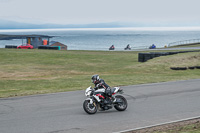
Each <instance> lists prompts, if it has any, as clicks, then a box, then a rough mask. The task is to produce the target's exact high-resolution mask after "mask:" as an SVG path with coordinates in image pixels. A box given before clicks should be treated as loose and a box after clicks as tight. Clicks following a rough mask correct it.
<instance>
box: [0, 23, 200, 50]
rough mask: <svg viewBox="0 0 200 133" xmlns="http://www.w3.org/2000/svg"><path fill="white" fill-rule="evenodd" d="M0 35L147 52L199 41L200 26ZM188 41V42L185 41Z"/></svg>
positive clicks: (25, 31)
mask: <svg viewBox="0 0 200 133" xmlns="http://www.w3.org/2000/svg"><path fill="white" fill-rule="evenodd" d="M0 34H10V35H33V34H37V35H49V36H54V37H53V38H51V39H50V41H56V42H60V43H63V44H65V45H67V47H68V50H103V51H104V50H105V51H106V50H108V49H109V47H110V46H111V45H114V46H115V50H124V48H125V47H126V46H127V45H128V44H129V45H130V46H131V48H132V49H148V48H149V46H151V45H152V44H154V45H156V47H157V48H163V47H165V46H168V45H172V43H173V44H174V45H175V44H179V43H180V41H185V40H191V41H192V40H200V27H142V28H80V29H15V30H0ZM24 42H25V40H21V39H14V40H0V48H5V45H16V46H19V45H21V44H22V43H24ZM186 42H187V41H186Z"/></svg>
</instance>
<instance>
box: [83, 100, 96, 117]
mask: <svg viewBox="0 0 200 133" xmlns="http://www.w3.org/2000/svg"><path fill="white" fill-rule="evenodd" d="M83 109H84V110H85V112H86V113H88V114H95V113H96V112H97V106H96V104H95V103H92V104H91V103H90V101H89V100H85V101H84V102H83Z"/></svg>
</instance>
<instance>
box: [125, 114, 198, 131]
mask: <svg viewBox="0 0 200 133" xmlns="http://www.w3.org/2000/svg"><path fill="white" fill-rule="evenodd" d="M186 126H191V127H190V129H189V130H190V131H191V130H199V128H200V118H195V119H191V120H186V121H181V122H175V123H170V124H163V125H159V126H153V127H148V128H143V129H138V130H132V131H127V132H124V133H159V132H165V133H168V132H170V133H177V132H182V131H183V132H184V131H185V130H187V129H186V128H184V127H186Z"/></svg>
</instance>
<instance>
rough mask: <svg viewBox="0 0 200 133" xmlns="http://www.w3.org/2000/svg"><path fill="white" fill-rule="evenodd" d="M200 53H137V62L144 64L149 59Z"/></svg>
mask: <svg viewBox="0 0 200 133" xmlns="http://www.w3.org/2000/svg"><path fill="white" fill-rule="evenodd" d="M188 52H200V50H193V51H179V52H151V53H138V62H146V61H148V60H150V59H153V58H155V57H160V56H167V55H173V54H178V53H188Z"/></svg>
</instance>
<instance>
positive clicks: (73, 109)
mask: <svg viewBox="0 0 200 133" xmlns="http://www.w3.org/2000/svg"><path fill="white" fill-rule="evenodd" d="M122 88H123V89H124V92H125V93H124V96H125V97H126V98H127V100H128V104H129V105H128V108H127V110H126V111H124V112H118V111H116V110H115V109H112V110H109V111H103V112H97V113H96V114H95V115H88V114H86V113H85V112H84V110H83V107H82V103H83V101H84V99H85V95H84V91H74V92H64V93H55V94H45V95H35V96H26V97H17V98H6V99H0V133H94V132H95V133H102V132H106V133H111V132H119V131H123V130H128V129H133V128H139V127H144V126H149V125H155V124H159V123H165V122H170V121H175V120H179V119H187V118H190V117H195V116H200V102H199V101H200V79H195V80H187V81H177V82H165V83H154V84H144V85H133V86H125V87H122Z"/></svg>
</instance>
